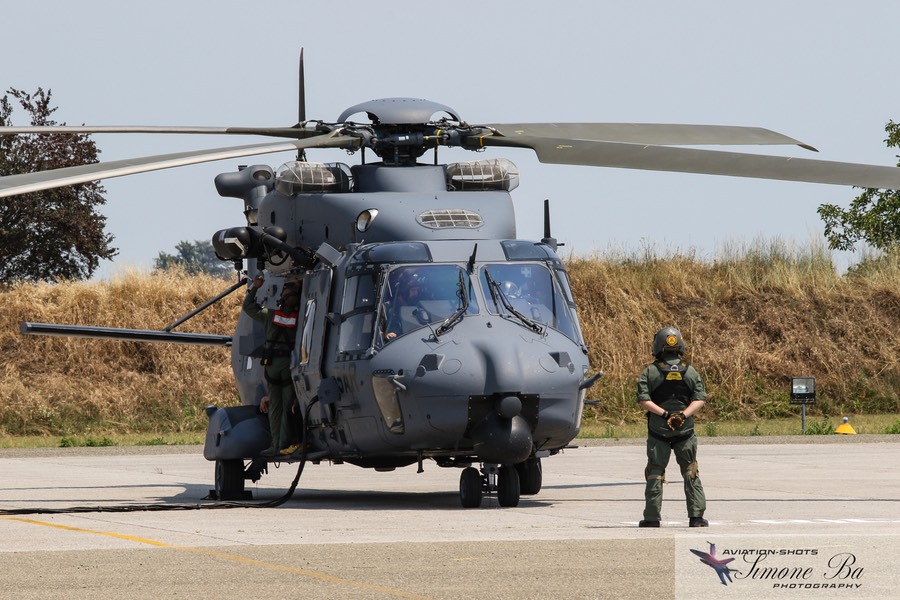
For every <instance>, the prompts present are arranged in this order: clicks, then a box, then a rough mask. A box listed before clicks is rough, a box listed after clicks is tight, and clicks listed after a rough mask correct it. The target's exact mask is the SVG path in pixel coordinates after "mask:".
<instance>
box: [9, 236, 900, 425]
mask: <svg viewBox="0 0 900 600" xmlns="http://www.w3.org/2000/svg"><path fill="white" fill-rule="evenodd" d="M567 263H568V266H569V270H570V276H571V280H572V287H573V289H574V291H575V293H576V297H577V298H578V302H579V313H580V318H581V324H582V327H583V329H584V333H585V336H586V338H587V342H588V344H589V346H590V359H591V363H592V365H593V366H594V368H596V369H602V370H603V371H605V373H606V376H605V377H604V378H603V379H601V380H600V382H599V383H598V385H597V386H595V387H594V389H593V390H592V391H591V393H592V395H593V397H594V398H596V399H599V400H600V405H599V407H597V408H589V409H588V411H587V414H586V417H585V426H586V428H588V427H591V428H598V430H600V431H601V432H602V431H604V430H605V429H606V428H608V427H612V428H616V427H622V426H624V425H626V424H629V423H632V424H633V423H640V421H641V413H640V411H639V410H638V408H637V406H636V404H635V402H634V381H635V378H636V376H637V373H638V372H639V370H640V369H641V368H642V367H643V366H644V365H645V364H647V363H648V362H649V360H650V358H651V357H650V340H651V338H652V335H653V333H654V332H655V331H656V330H658V329H659V328H661V327H663V326H665V325H669V324H672V325H675V326H677V327H679V328H680V329H681V330H682V332H683V333H684V336H685V338H686V340H687V343H688V346H689V356H688V358H689V359H690V360H691V361H692V362H693V363H694V364H695V365H696V366H697V367H698V369H699V370H700V371H701V373H703V374H704V376H705V379H706V383H707V387H708V388H709V391H710V397H711V399H710V402H709V404H708V408H707V409H706V410H705V411H704V414H703V420H704V421H707V422H717V423H719V424H722V423H724V422H725V421H729V420H745V421H748V422H750V423H751V425H750V426H749V427H753V425H752V422H753V421H754V420H759V419H772V418H777V417H789V416H791V415H795V414H797V413H796V409H794V408H792V407H791V406H789V403H788V387H789V382H790V377H791V376H799V375H803V376H805V375H810V376H815V377H816V378H817V387H818V401H819V402H818V405H817V406H816V407H815V408H814V409H812V410H811V411H810V419H818V418H820V417H822V416H823V415H824V416H840V415H842V414H853V415H859V414H874V413H900V395H898V390H900V365H898V358H897V357H898V352H897V349H896V348H895V347H894V346H896V343H895V339H896V335H897V333H898V331H900V257H898V256H893V257H887V258H885V259H881V260H877V261H875V260H872V261H869V262H868V263H867V266H866V267H865V268H858V269H855V270H854V271H853V272H851V273H849V274H847V275H844V276H839V275H838V274H837V273H836V272H835V270H834V268H833V267H832V263H831V259H830V255H829V254H828V252H827V251H825V250H823V249H821V248H816V247H813V248H812V249H800V250H796V249H793V248H790V247H784V246H783V245H781V244H778V243H771V244H769V245H765V244H763V243H755V244H754V245H752V246H750V247H749V248H737V249H729V250H726V251H725V252H723V253H722V255H721V256H720V257H719V258H717V259H716V260H713V261H708V260H706V261H705V260H699V259H697V258H696V257H694V256H692V255H690V254H684V255H683V254H678V253H672V254H670V255H667V256H657V255H655V254H653V253H648V252H645V253H643V254H641V255H637V256H630V255H623V254H614V253H608V254H607V255H604V256H596V257H593V258H590V259H587V258H577V257H571V258H569V259H568V260H567ZM224 287H225V284H223V282H222V280H221V279H214V278H209V277H188V276H184V275H173V274H164V275H147V274H143V273H125V274H123V275H120V276H118V277H115V278H114V279H112V280H111V281H109V282H101V283H97V282H88V283H83V282H82V283H64V284H57V285H47V284H37V285H35V284H20V285H15V286H12V287H10V288H6V289H2V290H0V296H2V298H0V352H2V368H0V435H16V436H20V435H36V436H62V437H66V436H87V437H89V438H90V437H93V438H96V439H102V438H104V436H111V435H113V434H114V435H124V434H143V435H149V436H154V435H157V434H167V433H171V432H182V433H191V432H199V431H203V430H204V429H205V421H206V418H205V416H204V413H203V409H204V408H205V407H206V406H207V405H208V404H218V405H225V404H233V403H236V402H237V397H236V390H235V386H234V383H233V381H232V378H231V367H230V352H229V350H228V349H226V348H215V347H197V346H179V345H172V344H141V343H136V342H116V341H101V340H77V339H66V338H59V337H38V336H23V335H21V334H19V323H20V322H22V321H34V322H49V323H67V324H81V325H100V326H109V327H126V328H132V329H161V328H163V327H165V326H166V325H168V324H169V323H171V322H172V321H174V320H175V319H177V318H178V317H180V316H181V315H183V314H185V313H187V312H188V311H190V310H191V309H193V308H194V307H195V306H197V305H198V304H200V303H202V302H203V301H205V300H207V299H209V298H211V297H212V296H214V295H216V294H217V293H218V292H220V291H221V290H222V289H223V288H224ZM239 296H240V293H235V294H233V295H232V296H229V297H228V298H227V299H226V300H224V301H222V302H220V303H218V304H216V305H214V306H213V307H212V308H210V309H209V310H208V311H206V312H204V313H201V314H200V315H199V316H197V317H195V318H194V319H192V320H190V321H188V322H187V323H186V324H184V325H182V326H181V327H179V328H178V330H179V331H197V332H205V333H218V334H230V333H231V330H232V327H233V321H234V318H235V316H236V315H237V314H238V312H239V310H240V301H241V298H240V297H239ZM701 426H702V425H701Z"/></svg>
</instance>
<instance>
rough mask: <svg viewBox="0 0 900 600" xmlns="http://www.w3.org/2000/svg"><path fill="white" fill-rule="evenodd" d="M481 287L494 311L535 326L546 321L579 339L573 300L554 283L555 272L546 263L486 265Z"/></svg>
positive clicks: (567, 334) (528, 325) (571, 336)
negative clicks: (573, 314)
mask: <svg viewBox="0 0 900 600" xmlns="http://www.w3.org/2000/svg"><path fill="white" fill-rule="evenodd" d="M491 282H493V283H494V285H493V286H492V285H491ZM481 287H482V289H483V290H484V295H485V300H486V302H487V306H488V310H489V311H490V312H492V313H496V314H500V315H507V316H510V317H512V318H516V319H518V320H520V321H522V322H523V324H524V325H525V326H527V327H529V328H532V329H536V326H538V325H546V326H549V327H552V328H554V329H558V330H559V331H561V332H562V333H563V334H565V335H566V336H568V337H570V338H572V339H573V340H578V339H579V337H578V334H577V327H576V326H575V323H574V322H573V319H572V316H571V313H570V310H569V304H568V302H567V301H566V299H565V298H564V296H563V295H562V293H561V292H560V290H559V286H555V285H553V273H552V272H551V271H550V269H548V268H547V267H546V266H545V265H543V264H539V263H524V262H509V263H497V264H490V265H485V266H484V267H482V268H481Z"/></svg>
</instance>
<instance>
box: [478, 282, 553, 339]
mask: <svg viewBox="0 0 900 600" xmlns="http://www.w3.org/2000/svg"><path fill="white" fill-rule="evenodd" d="M484 278H485V279H486V280H487V282H488V288H489V289H490V291H491V299H492V300H493V301H494V306H495V307H496V308H497V311H498V312H499V311H500V306H499V305H498V304H497V298H499V299H500V304H502V305H503V308H505V309H506V310H507V311H508V312H509V313H510V314H511V315H514V316H515V317H516V318H517V319H519V320H520V321H522V323H523V324H524V325H525V326H526V327H528V328H529V329H531V330H532V331H534V332H535V333H538V334H541V335H543V334H544V328H543V327H541V326H540V325H538V324H537V323H536V322H534V321H532V320H531V319H529V318H528V317H526V316H525V315H523V314H522V313H520V312H519V311H517V310H516V309H515V308H514V307H513V305H512V303H511V302H510V301H509V298H507V297H506V294H505V293H504V292H503V288H501V287H500V284H499V283H497V281H496V280H495V279H494V278H493V277H491V273H490V272H489V271H488V270H487V269H485V270H484ZM501 314H502V313H501Z"/></svg>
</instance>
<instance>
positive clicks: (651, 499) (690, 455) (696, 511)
mask: <svg viewBox="0 0 900 600" xmlns="http://www.w3.org/2000/svg"><path fill="white" fill-rule="evenodd" d="M637 399H638V401H639V402H640V401H643V400H652V401H653V402H654V403H655V404H657V405H658V406H660V407H662V408H663V409H665V410H667V411H669V412H670V413H674V412H677V411H681V410H684V409H685V408H687V405H688V404H689V403H690V402H693V401H694V400H704V401H705V400H706V387H705V386H704V385H703V380H702V379H701V378H700V374H699V373H698V372H697V371H696V369H694V368H693V367H692V366H690V365H688V364H687V363H685V362H684V361H683V360H682V359H681V357H679V356H674V355H671V354H668V355H664V356H663V360H658V361H656V362H655V363H653V364H651V365H649V366H647V368H646V369H644V370H643V372H641V375H640V376H639V377H638V381H637ZM672 452H674V453H675V460H676V461H677V462H678V465H679V466H680V467H681V474H682V476H683V477H684V495H685V500H686V501H687V513H688V517H702V516H703V513H704V512H705V511H706V495H705V494H704V492H703V484H702V483H700V473H699V469H698V467H697V436H696V435H695V434H694V419H693V418H692V417H691V418H688V419H687V420H686V421H685V423H684V425H683V426H682V427H680V428H679V429H677V430H675V431H673V430H671V429H669V426H668V425H667V424H666V421H665V420H664V419H663V418H662V417H661V416H659V415H654V414H651V413H648V417H647V468H646V470H645V472H644V475H645V477H646V479H647V487H646V489H645V492H644V498H645V501H646V502H645V506H644V519H645V520H647V521H659V520H660V515H661V512H662V497H663V483H664V482H665V474H666V466H667V465H668V464H669V458H670V456H671V454H672Z"/></svg>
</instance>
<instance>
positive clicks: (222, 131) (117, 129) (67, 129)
mask: <svg viewBox="0 0 900 600" xmlns="http://www.w3.org/2000/svg"><path fill="white" fill-rule="evenodd" d="M317 124H318V123H317V122H316V121H312V122H310V123H306V122H301V123H298V124H297V125H295V126H293V127H177V126H175V127H172V126H165V125H162V126H146V125H25V126H17V127H0V135H19V134H56V133H81V134H90V133H177V134H189V135H264V136H268V137H283V138H292V139H306V138H311V137H316V136H319V135H322V133H323V132H322V131H320V130H318V129H316V126H317Z"/></svg>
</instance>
